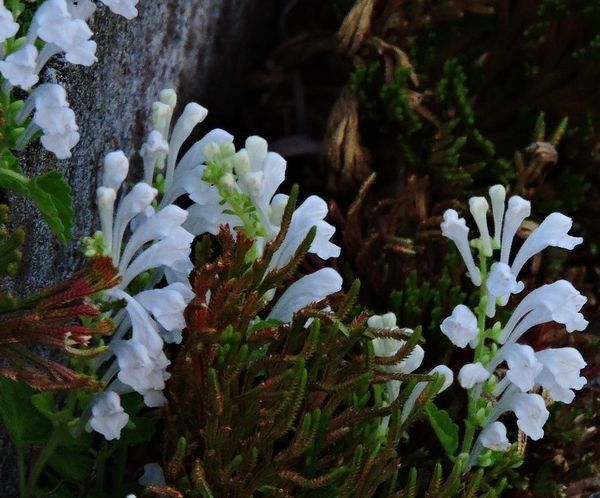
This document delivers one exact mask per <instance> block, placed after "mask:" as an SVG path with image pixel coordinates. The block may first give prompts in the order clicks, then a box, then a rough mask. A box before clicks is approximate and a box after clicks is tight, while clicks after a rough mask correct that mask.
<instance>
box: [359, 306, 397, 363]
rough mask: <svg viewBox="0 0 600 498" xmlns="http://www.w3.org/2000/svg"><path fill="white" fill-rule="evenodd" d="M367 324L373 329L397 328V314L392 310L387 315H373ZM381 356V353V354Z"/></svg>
mask: <svg viewBox="0 0 600 498" xmlns="http://www.w3.org/2000/svg"><path fill="white" fill-rule="evenodd" d="M367 326H369V327H371V328H372V329H397V328H398V327H397V326H396V315H395V314H394V313H392V312H391V311H390V312H389V313H386V314H385V315H373V316H370V317H369V318H368V319H367ZM380 356H381V355H380Z"/></svg>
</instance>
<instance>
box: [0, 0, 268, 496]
mask: <svg viewBox="0 0 600 498" xmlns="http://www.w3.org/2000/svg"><path fill="white" fill-rule="evenodd" d="M271 3H274V2H272V1H271V0H141V2H140V5H139V7H138V10H139V17H137V18H136V19H134V20H132V21H127V20H125V19H123V18H122V17H120V16H116V15H114V14H112V13H111V12H110V11H109V10H108V9H107V8H102V7H100V8H99V9H98V11H97V13H96V15H95V16H94V18H93V19H92V20H91V22H90V26H91V27H92V30H93V31H94V39H95V40H96V42H97V43H98V54H97V56H98V62H97V63H96V64H95V65H93V66H92V67H90V68H82V67H76V66H72V65H66V64H63V63H60V62H55V63H54V64H53V66H52V67H51V68H50V69H48V70H46V72H45V74H44V79H45V80H47V81H56V82H59V83H61V84H63V85H64V86H65V87H66V88H67V92H68V96H69V101H70V104H71V107H72V108H73V110H74V111H75V113H76V115H77V121H78V124H79V125H80V128H81V129H80V133H81V141H80V142H79V144H78V145H77V147H76V148H75V149H74V151H73V157H72V158H71V159H69V160H66V161H60V162H59V163H58V164H57V162H56V161H55V160H54V159H53V156H52V155H51V154H49V153H47V152H46V151H44V150H43V149H42V148H41V147H40V146H31V147H30V148H29V149H28V150H27V151H25V153H24V154H23V157H22V161H21V162H22V164H23V166H24V169H25V170H26V172H27V173H28V174H30V175H34V174H40V173H43V172H46V171H48V170H51V169H54V168H58V169H60V170H61V171H63V172H64V174H65V176H66V178H67V179H68V181H69V183H70V185H71V187H72V188H73V197H74V209H75V227H74V231H73V240H72V242H71V244H69V246H68V247H62V246H61V245H60V243H59V242H58V241H57V240H56V238H55V237H54V235H53V234H52V233H51V232H50V230H49V229H48V227H47V226H46V225H45V223H44V222H43V221H42V220H41V219H40V218H39V216H38V214H37V212H36V210H35V208H34V207H33V205H32V204H31V203H29V202H28V201H25V200H22V199H18V198H13V199H11V202H10V203H11V215H12V216H11V218H12V221H13V222H14V223H15V225H21V226H23V227H24V228H25V229H26V232H27V237H28V241H27V242H26V244H25V247H24V255H23V256H24V257H23V264H22V271H21V273H20V274H19V275H18V277H17V278H15V279H13V280H11V281H8V282H4V283H3V287H7V288H9V289H10V290H12V291H13V292H15V293H17V294H22V293H24V292H28V291H31V290H33V289H37V288H41V287H44V286H47V285H49V284H51V283H53V282H55V281H57V280H58V279H61V278H63V277H65V276H66V275H68V274H70V273H72V271H73V270H74V269H76V268H77V267H78V266H79V265H80V263H81V260H82V258H81V251H80V239H81V238H82V237H83V236H86V235H90V234H91V233H93V231H95V230H96V229H97V227H98V224H97V219H96V215H95V214H94V213H95V210H94V198H95V190H96V188H97V186H98V174H99V172H100V170H101V166H102V158H103V156H104V154H106V153H107V152H109V151H110V150H114V149H122V150H124V151H125V153H126V154H129V155H130V157H131V154H132V152H133V151H134V150H137V149H138V148H139V145H140V144H141V141H142V138H143V135H144V133H145V132H146V131H148V129H149V126H150V121H149V109H150V105H151V104H152V102H153V101H154V100H156V97H157V95H158V92H159V91H160V90H161V89H162V88H165V87H173V88H175V89H177V90H178V93H179V101H180V103H186V102H188V101H190V100H191V99H194V100H198V101H199V102H202V103H203V104H204V105H205V106H207V107H209V110H213V111H214V110H217V109H218V110H219V114H220V115H221V116H227V115H229V114H230V113H231V111H232V106H233V105H234V103H235V102H236V101H237V98H236V89H237V81H238V79H237V77H238V75H240V74H242V69H243V66H242V64H244V63H245V61H247V60H248V58H251V57H253V56H254V54H256V53H257V50H256V47H257V46H259V47H260V46H261V44H262V43H263V42H264V41H265V37H266V36H268V33H269V30H268V29H264V27H266V23H268V22H269V21H268V17H267V15H266V13H267V12H270V9H269V8H268V7H270V5H271ZM211 121H212V120H211ZM132 160H133V164H134V165H135V164H139V160H138V161H137V162H136V159H135V157H134V158H132ZM133 169H135V168H133ZM1 432H2V428H1V427H0V433H1ZM15 467H16V466H15V460H14V456H13V452H12V448H11V446H10V443H9V442H8V441H7V440H6V438H5V437H2V434H0V496H5V497H10V496H16V494H17V493H16V491H15V487H14V483H15V472H16V469H15Z"/></svg>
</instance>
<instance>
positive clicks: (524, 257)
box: [511, 213, 583, 275]
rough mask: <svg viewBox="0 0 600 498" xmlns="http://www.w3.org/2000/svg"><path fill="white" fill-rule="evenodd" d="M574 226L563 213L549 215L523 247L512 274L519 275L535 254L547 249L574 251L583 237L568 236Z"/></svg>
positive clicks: (518, 254) (513, 265) (513, 266)
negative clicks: (559, 248)
mask: <svg viewBox="0 0 600 498" xmlns="http://www.w3.org/2000/svg"><path fill="white" fill-rule="evenodd" d="M572 226H573V220H572V219H571V218H569V217H568V216H565V215H564V214H561V213H552V214H549V215H548V216H547V217H546V218H545V219H544V221H542V223H540V226H538V227H537V228H536V229H535V230H534V231H533V232H531V234H530V235H529V237H527V239H526V240H525V242H524V243H523V245H522V246H521V248H520V249H519V252H518V253H517V255H516V256H515V259H514V261H513V263H512V267H511V268H512V272H513V273H514V274H515V275H518V274H519V272H520V271H521V269H522V268H523V265H524V264H525V263H526V262H527V261H528V260H529V259H530V258H531V257H532V256H534V255H535V254H537V253H538V252H541V251H543V250H544V249H546V248H547V247H550V246H552V247H561V248H563V249H569V250H570V249H573V248H574V247H575V246H576V245H578V244H581V243H582V242H583V239H582V238H581V237H572V236H571V235H569V234H568V231H569V230H571V227H572Z"/></svg>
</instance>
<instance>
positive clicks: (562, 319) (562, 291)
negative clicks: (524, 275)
mask: <svg viewBox="0 0 600 498" xmlns="http://www.w3.org/2000/svg"><path fill="white" fill-rule="evenodd" d="M586 302H587V298H586V297H585V296H583V295H581V294H580V293H579V291H578V290H577V289H575V288H574V287H573V285H572V284H571V283H570V282H568V281H566V280H558V281H556V282H554V283H552V284H546V285H542V286H541V287H538V288H537V289H535V290H533V291H531V292H530V293H529V294H528V295H527V296H525V297H524V298H523V300H522V301H521V302H520V303H519V305H518V306H517V307H516V309H515V310H514V311H513V314H512V315H511V317H510V319H509V320H508V322H507V323H506V325H505V326H504V329H503V331H502V334H501V335H500V338H499V342H500V343H501V344H504V343H505V342H507V341H508V339H509V338H510V341H511V342H516V341H517V340H518V339H519V337H521V335H523V333H524V332H526V331H527V330H528V329H530V328H531V327H534V326H535V325H540V324H542V323H546V322H552V321H554V322H557V323H562V324H564V325H566V327H567V332H573V331H574V330H584V329H585V328H586V327H587V324H588V322H587V320H585V318H584V317H583V315H582V314H581V313H580V312H579V310H581V308H582V307H583V305H584V304H585V303H586Z"/></svg>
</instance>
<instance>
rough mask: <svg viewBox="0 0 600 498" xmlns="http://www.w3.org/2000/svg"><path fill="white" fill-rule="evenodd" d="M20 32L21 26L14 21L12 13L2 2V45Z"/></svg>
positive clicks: (0, 19) (0, 32)
mask: <svg viewBox="0 0 600 498" xmlns="http://www.w3.org/2000/svg"><path fill="white" fill-rule="evenodd" d="M18 31H19V24H18V23H16V22H15V21H14V19H13V15H12V12H11V11H10V10H8V9H7V8H6V7H5V6H4V2H3V1H0V43H4V41H6V39H8V38H12V37H13V36H15V35H16V34H17V32H18Z"/></svg>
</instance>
